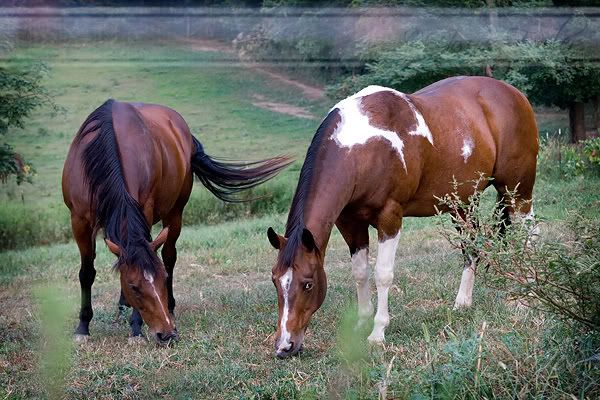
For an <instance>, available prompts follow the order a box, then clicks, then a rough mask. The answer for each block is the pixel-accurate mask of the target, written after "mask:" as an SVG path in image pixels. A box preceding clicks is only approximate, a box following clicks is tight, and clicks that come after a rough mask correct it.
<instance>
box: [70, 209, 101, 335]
mask: <svg viewBox="0 0 600 400" xmlns="http://www.w3.org/2000/svg"><path fill="white" fill-rule="evenodd" d="M71 228H72V230H73V236H74V238H75V241H76V242H77V247H78V248H79V254H80V256H81V267H80V269H79V284H80V286H81V309H80V311H79V325H78V326H77V329H75V340H76V341H85V340H87V339H88V338H89V336H90V321H91V320H92V318H93V316H94V311H93V309H92V285H93V284H94V279H95V278H96V270H95V269H94V259H95V258H96V243H95V241H94V237H93V236H94V230H93V228H92V227H91V225H90V224H89V223H88V221H87V220H86V219H84V218H80V217H77V216H74V215H72V216H71Z"/></svg>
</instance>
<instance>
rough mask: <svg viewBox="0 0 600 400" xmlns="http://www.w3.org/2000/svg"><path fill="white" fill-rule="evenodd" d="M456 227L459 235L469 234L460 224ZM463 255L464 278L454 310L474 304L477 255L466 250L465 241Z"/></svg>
mask: <svg viewBox="0 0 600 400" xmlns="http://www.w3.org/2000/svg"><path fill="white" fill-rule="evenodd" d="M454 218H462V219H465V218H466V216H465V215H464V214H463V215H458V216H456V215H455V216H454ZM455 226H456V229H457V230H458V231H459V233H461V234H468V232H463V231H462V228H461V226H460V225H459V224H458V223H457V224H456V225H455ZM462 254H463V259H464V265H463V272H462V276H461V278H460V286H459V288H458V293H457V294H456V299H455V300H454V307H453V308H454V310H457V309H459V308H467V307H471V304H473V285H474V283H475V273H476V272H477V255H476V254H473V253H472V252H470V251H469V250H468V249H467V248H466V245H465V243H464V241H463V242H462Z"/></svg>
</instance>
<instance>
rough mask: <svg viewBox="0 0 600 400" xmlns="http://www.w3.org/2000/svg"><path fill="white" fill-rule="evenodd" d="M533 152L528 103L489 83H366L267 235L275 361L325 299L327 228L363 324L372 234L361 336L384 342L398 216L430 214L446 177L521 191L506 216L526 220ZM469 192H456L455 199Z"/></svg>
mask: <svg viewBox="0 0 600 400" xmlns="http://www.w3.org/2000/svg"><path fill="white" fill-rule="evenodd" d="M537 152H538V139H537V127H536V122H535V118H534V114H533V110H532V108H531V105H530V104H529V102H528V101H527V99H526V98H525V96H524V95H523V94H522V93H520V92H519V91H518V90H517V89H515V88H514V87H512V86H510V85H508V84H506V83H503V82H500V81H497V80H495V79H491V78H486V77H455V78H449V79H445V80H443V81H440V82H437V83H435V84H433V85H431V86H428V87H426V88H424V89H422V90H420V91H418V92H416V93H414V94H411V95H407V94H403V93H400V92H398V91H395V90H392V89H388V88H384V87H379V86H369V87H367V88H365V89H363V90H361V91H360V92H358V93H356V94H355V95H353V96H351V97H349V98H347V99H345V100H342V101H340V102H339V103H338V104H336V105H335V106H334V107H333V108H332V109H331V111H330V112H329V114H328V115H327V117H326V118H325V119H324V120H323V122H322V123H321V125H320V127H319V128H318V130H317V132H316V134H315V136H314V137H313V140H312V143H311V145H310V147H309V149H308V152H307V155H306V160H305V162H304V165H303V167H302V170H301V173H300V180H299V182H298V187H297V189H296V193H295V195H294V199H293V202H292V207H291V210H290V213H289V216H288V221H287V225H286V232H285V235H284V236H280V235H278V234H276V233H275V232H274V231H273V229H271V228H269V230H268V238H269V241H270V242H271V244H272V245H273V247H275V248H276V249H278V250H279V255H278V258H277V262H276V264H275V266H274V268H273V271H272V279H273V283H274V284H275V287H276V288H277V293H278V302H279V321H278V326H277V333H276V337H275V349H276V354H277V356H279V357H286V356H290V355H293V354H296V353H297V352H298V351H299V350H300V348H301V347H302V343H303V340H304V333H305V331H306V327H307V326H308V323H309V321H310V318H311V316H312V314H313V313H314V312H315V311H316V310H317V309H318V308H319V307H320V306H321V304H322V303H323V300H324V299H325V292H326V290H327V281H326V276H325V270H324V268H323V260H324V257H325V251H326V249H327V242H328V240H329V237H330V234H331V230H332V228H333V225H336V226H337V227H338V229H339V231H340V232H341V234H342V236H343V238H344V240H345V241H346V243H347V244H348V247H349V248H350V254H351V258H352V272H353V274H354V277H355V279H356V282H357V291H358V313H359V317H360V320H362V321H363V322H364V321H365V319H366V318H367V317H368V316H369V315H371V314H372V312H373V307H372V305H371V299H370V294H369V283H368V276H369V270H368V248H369V234H368V227H369V225H370V226H373V227H375V228H376V229H377V234H378V241H379V245H378V252H377V261H376V265H375V282H376V285H377V313H376V315H375V324H374V327H373V331H372V333H371V335H370V336H369V338H368V339H369V341H370V342H381V341H383V340H384V330H385V328H386V326H387V325H388V323H389V314H388V291H389V288H390V285H391V284H392V281H393V276H394V271H393V268H394V258H395V253H396V248H397V246H398V239H399V237H400V235H399V233H400V228H401V226H402V218H403V217H425V216H431V215H434V214H435V213H436V209H435V206H436V205H437V204H438V200H436V197H440V196H443V195H444V194H447V193H449V192H452V190H453V187H452V182H453V180H454V179H456V180H457V181H458V182H467V181H472V180H475V179H477V178H478V176H479V173H483V174H484V175H485V176H486V177H492V178H493V180H492V181H491V184H492V185H493V186H494V187H495V188H496V190H497V191H498V196H499V198H500V199H502V198H503V195H505V194H506V191H507V190H511V191H512V190H514V189H515V188H517V185H518V199H517V204H516V207H515V208H516V209H512V208H511V209H508V210H507V214H510V215H512V214H513V213H519V214H527V215H528V216H529V218H533V211H532V208H531V202H530V201H529V200H531V195H532V190H533V185H534V180H535V169H536V157H537ZM478 189H479V190H482V189H484V187H481V188H478ZM473 190H474V189H473V187H472V185H470V184H469V185H461V186H460V187H459V195H460V197H461V199H463V200H467V199H468V197H469V195H471V194H472V193H473ZM507 206H510V204H507ZM507 216H508V215H507ZM474 273H475V266H474V263H467V264H465V268H464V270H463V275H462V280H461V284H460V289H459V292H458V295H457V297H456V302H455V306H456V307H461V306H469V305H470V304H471V294H472V288H473V278H474Z"/></svg>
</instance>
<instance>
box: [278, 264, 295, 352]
mask: <svg viewBox="0 0 600 400" xmlns="http://www.w3.org/2000/svg"><path fill="white" fill-rule="evenodd" d="M292 278H293V270H292V269H291V268H288V270H287V272H286V273H285V274H284V275H282V276H281V278H279V283H280V284H281V290H283V315H282V316H281V325H280V330H281V337H280V338H279V345H278V346H277V351H278V352H281V351H286V350H288V349H289V348H290V346H291V343H290V337H291V335H290V332H289V331H288V329H287V322H288V315H289V313H290V305H289V299H288V296H289V292H290V286H291V285H292Z"/></svg>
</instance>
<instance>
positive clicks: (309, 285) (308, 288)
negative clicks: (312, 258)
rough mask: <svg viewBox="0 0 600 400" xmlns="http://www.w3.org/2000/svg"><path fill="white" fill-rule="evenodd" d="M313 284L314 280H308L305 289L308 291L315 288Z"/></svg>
mask: <svg viewBox="0 0 600 400" xmlns="http://www.w3.org/2000/svg"><path fill="white" fill-rule="evenodd" d="M313 286H314V283H312V282H306V283H305V284H304V290H306V291H307V292H308V291H309V290H311V289H312V288H313Z"/></svg>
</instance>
